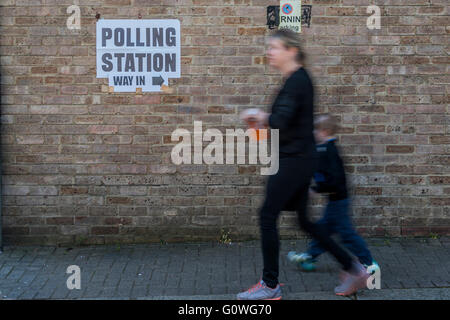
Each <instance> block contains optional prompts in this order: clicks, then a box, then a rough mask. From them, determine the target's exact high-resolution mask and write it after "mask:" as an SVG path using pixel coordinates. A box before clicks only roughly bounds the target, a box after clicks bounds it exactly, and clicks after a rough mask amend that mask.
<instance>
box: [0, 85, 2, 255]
mask: <svg viewBox="0 0 450 320" xmlns="http://www.w3.org/2000/svg"><path fill="white" fill-rule="evenodd" d="M0 97H1V90H0ZM0 110H1V108H0ZM0 115H1V112H0ZM1 130H2V123H1V121H0V138H1V132H2V131H1ZM2 149H3V145H2V143H1V140H0V254H1V253H2V252H3V233H2V206H3V203H2V197H3V192H2V189H3V188H2V165H3V163H2V159H3V155H2Z"/></svg>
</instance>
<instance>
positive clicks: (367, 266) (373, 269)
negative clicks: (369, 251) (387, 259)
mask: <svg viewBox="0 0 450 320" xmlns="http://www.w3.org/2000/svg"><path fill="white" fill-rule="evenodd" d="M363 266H364V268H366V270H367V272H368V273H370V274H371V275H372V274H374V273H375V270H377V269H378V270H380V266H379V265H378V262H376V261H375V260H372V264H365V263H363ZM369 267H370V272H369V270H368V269H369Z"/></svg>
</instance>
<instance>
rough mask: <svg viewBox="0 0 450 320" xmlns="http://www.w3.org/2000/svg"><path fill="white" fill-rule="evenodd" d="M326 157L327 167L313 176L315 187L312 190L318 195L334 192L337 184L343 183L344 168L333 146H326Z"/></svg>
mask: <svg viewBox="0 0 450 320" xmlns="http://www.w3.org/2000/svg"><path fill="white" fill-rule="evenodd" d="M326 157H327V160H328V161H327V164H328V166H327V167H326V168H321V172H320V173H315V174H314V179H315V181H316V183H317V186H316V187H315V188H314V189H313V190H314V191H316V192H318V193H333V192H336V190H337V189H338V186H339V183H342V182H343V181H345V171H344V166H343V165H342V160H341V158H340V157H339V153H338V150H337V148H336V147H335V146H334V145H327V151H326Z"/></svg>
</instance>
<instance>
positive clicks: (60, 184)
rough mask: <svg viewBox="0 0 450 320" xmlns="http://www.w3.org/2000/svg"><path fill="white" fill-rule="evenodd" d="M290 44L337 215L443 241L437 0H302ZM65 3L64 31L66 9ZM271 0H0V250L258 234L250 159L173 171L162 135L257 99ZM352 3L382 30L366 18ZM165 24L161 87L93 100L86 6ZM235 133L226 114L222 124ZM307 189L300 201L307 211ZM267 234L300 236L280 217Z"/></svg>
mask: <svg viewBox="0 0 450 320" xmlns="http://www.w3.org/2000/svg"><path fill="white" fill-rule="evenodd" d="M303 3H305V4H311V5H312V20H311V26H310V28H306V27H304V28H303V38H304V47H305V49H306V52H307V53H308V54H309V57H310V59H309V62H308V64H309V69H310V71H311V73H312V75H313V76H314V81H315V84H316V92H317V104H316V112H318V113H320V112H331V113H333V114H335V115H337V116H338V118H339V119H340V123H341V129H340V134H339V140H340V144H341V149H342V151H343V153H344V154H345V157H344V159H345V162H346V167H347V170H348V173H349V180H350V184H351V191H352V197H353V216H354V222H355V224H356V225H357V226H358V229H359V230H360V231H361V232H362V233H363V234H365V235H372V236H373V235H376V236H384V235H389V236H399V235H401V236H406V235H426V236H428V235H430V233H434V234H447V235H448V234H450V228H449V212H450V210H449V205H450V196H449V194H450V170H449V164H450V160H449V159H450V135H449V131H450V116H449V106H448V103H449V91H450V85H449V84H450V76H449V57H448V50H449V32H450V28H449V26H448V22H449V16H448V14H449V11H448V10H449V9H448V1H447V0H428V1H426V0H386V1H378V0H310V1H303ZM72 4H78V5H79V6H80V8H81V30H68V29H67V28H66V20H67V18H68V17H69V16H70V15H69V14H67V13H66V10H67V7H69V6H70V5H72ZM276 4H277V1H274V0H104V1H100V0H98V1H97V0H96V1H94V0H79V1H78V2H77V1H76V0H1V6H0V15H1V19H0V22H1V23H0V24H1V26H0V27H1V29H0V45H1V47H0V51H1V60H0V62H1V76H2V77H1V89H2V100H1V101H2V109H1V113H2V117H1V120H2V131H1V134H2V140H1V141H2V148H3V159H2V165H3V181H2V182H3V198H2V200H3V201H2V204H3V232H4V240H5V243H6V244H21V243H38V244H39V243H40V244H69V243H78V244H82V243H111V242H145V241H161V240H162V241H185V240H186V241H193V240H218V239H219V237H220V236H221V235H227V233H228V232H230V238H231V239H232V240H239V239H241V240H242V239H248V238H252V237H257V236H258V226H257V222H258V220H257V209H258V207H259V206H260V205H261V201H262V200H263V191H264V182H265V177H264V176H261V175H260V174H259V166H254V165H180V166H175V165H173V164H172V162H171V159H170V151H171V149H172V147H173V145H174V144H175V143H174V142H171V141H170V140H171V139H170V137H171V133H172V132H173V131H174V130H175V129H176V128H186V129H189V130H192V127H193V121H195V120H201V121H203V125H204V127H205V128H206V127H214V128H218V129H221V130H222V131H223V132H225V128H235V127H236V124H237V123H239V121H238V112H239V111H240V110H242V109H243V108H246V107H250V106H252V107H263V108H267V107H268V105H269V104H270V102H271V99H272V98H273V93H274V92H276V90H277V88H278V86H279V85H280V83H281V82H280V81H281V78H280V76H279V75H278V74H277V73H276V72H274V71H273V70H270V69H269V67H268V66H267V65H265V58H264V54H265V47H264V41H265V36H266V35H267V34H269V30H268V28H267V27H266V8H267V6H269V5H276ZM368 5H379V6H380V8H381V13H382V18H381V29H380V30H369V29H368V28H367V26H366V21H367V18H368V17H369V16H370V14H368V13H366V9H367V6H368ZM97 13H99V14H100V15H101V18H105V19H137V17H138V15H139V14H141V16H142V18H143V19H164V18H168V19H173V18H177V19H179V20H180V21H181V30H182V49H181V52H182V77H181V78H180V79H174V80H171V81H170V83H169V85H170V87H171V88H173V89H174V92H173V93H172V94H168V93H144V94H141V95H137V94H130V93H126V94H120V93H109V92H108V83H107V79H96V71H95V70H96V65H95V55H96V51H95V50H96V49H95V22H96V18H95V16H96V14H97ZM238 126H240V124H238ZM323 203H324V202H323V200H322V199H320V198H319V199H314V200H312V202H311V205H312V212H313V215H314V216H317V215H318V214H319V213H320V210H321V209H322V208H323ZM280 226H281V235H282V236H284V237H293V236H299V235H302V234H301V233H299V232H298V231H297V227H296V220H295V216H294V214H292V213H285V214H284V215H283V216H282V218H281V220H280Z"/></svg>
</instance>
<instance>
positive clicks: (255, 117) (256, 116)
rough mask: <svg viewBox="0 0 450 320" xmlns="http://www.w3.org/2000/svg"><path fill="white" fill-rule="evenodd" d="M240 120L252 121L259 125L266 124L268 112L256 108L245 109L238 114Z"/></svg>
mask: <svg viewBox="0 0 450 320" xmlns="http://www.w3.org/2000/svg"><path fill="white" fill-rule="evenodd" d="M239 117H240V118H241V120H243V121H245V122H247V123H248V122H249V121H254V122H255V123H256V124H257V125H258V126H259V127H264V126H267V125H268V119H269V114H268V113H266V112H264V111H262V110H260V109H256V108H252V109H247V110H244V111H242V112H241V114H240V115H239Z"/></svg>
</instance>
